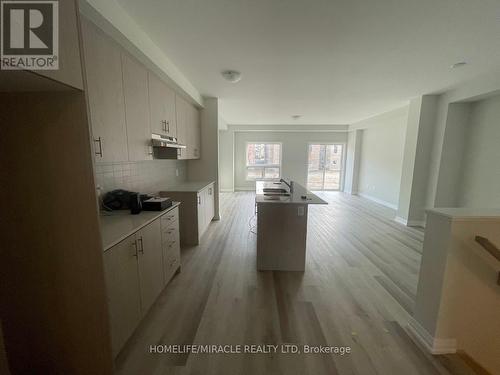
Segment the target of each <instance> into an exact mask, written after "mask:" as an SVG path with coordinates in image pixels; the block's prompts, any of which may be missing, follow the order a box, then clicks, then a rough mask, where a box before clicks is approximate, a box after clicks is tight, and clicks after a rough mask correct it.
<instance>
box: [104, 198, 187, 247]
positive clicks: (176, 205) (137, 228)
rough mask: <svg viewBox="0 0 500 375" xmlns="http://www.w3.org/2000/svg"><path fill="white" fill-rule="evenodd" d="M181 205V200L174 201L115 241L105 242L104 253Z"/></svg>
mask: <svg viewBox="0 0 500 375" xmlns="http://www.w3.org/2000/svg"><path fill="white" fill-rule="evenodd" d="M180 205H181V202H174V203H173V204H172V206H170V207H169V208H167V209H165V210H163V211H157V212H158V215H155V216H154V217H152V218H151V219H149V220H147V221H145V222H144V223H142V224H141V225H138V226H137V227H135V228H134V229H132V230H131V231H129V232H127V233H126V234H124V235H122V236H120V237H118V239H116V240H114V241H113V242H110V243H109V244H107V245H106V246H105V245H104V244H103V253H105V252H106V251H108V250H109V249H111V248H112V247H113V246H116V245H118V244H119V243H120V242H122V241H123V240H125V239H126V238H127V237H130V236H131V235H133V234H134V233H137V232H138V231H139V230H141V229H142V228H144V227H145V226H146V225H149V224H151V223H152V222H153V221H155V220H156V219H158V218H159V217H160V216H163V215H164V214H166V213H167V212H169V211H172V210H173V209H174V208H176V207H179V206H180ZM148 212H155V211H148Z"/></svg>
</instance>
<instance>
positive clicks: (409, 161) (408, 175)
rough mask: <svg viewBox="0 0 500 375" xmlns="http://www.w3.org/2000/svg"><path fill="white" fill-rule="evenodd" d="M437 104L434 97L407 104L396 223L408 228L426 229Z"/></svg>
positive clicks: (423, 97)
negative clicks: (420, 227) (428, 181)
mask: <svg viewBox="0 0 500 375" xmlns="http://www.w3.org/2000/svg"><path fill="white" fill-rule="evenodd" d="M438 100H439V96H437V95H424V96H420V97H418V98H414V99H412V100H411V101H410V107H409V112H408V121H407V125H406V136H405V146H404V158H403V168H402V175H401V184H400V188H399V203H398V212H397V220H398V221H399V222H402V223H406V224H407V225H410V226H425V202H426V193H427V180H428V178H429V163H430V154H431V151H432V145H433V143H432V136H433V134H434V124H435V122H436V109H437V103H438Z"/></svg>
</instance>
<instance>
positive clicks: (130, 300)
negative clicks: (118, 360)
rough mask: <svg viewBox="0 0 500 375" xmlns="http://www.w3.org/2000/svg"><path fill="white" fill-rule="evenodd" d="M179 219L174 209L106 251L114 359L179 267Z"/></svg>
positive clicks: (105, 262) (176, 209)
mask: <svg viewBox="0 0 500 375" xmlns="http://www.w3.org/2000/svg"><path fill="white" fill-rule="evenodd" d="M178 219H179V210H178V208H177V207H175V208H173V209H171V210H169V211H167V212H165V213H164V214H163V215H161V216H160V217H158V218H157V219H155V220H153V221H152V222H150V223H149V224H147V225H145V226H143V227H142V228H140V229H138V230H137V231H136V232H135V233H133V234H131V235H130V236H128V237H127V238H125V239H124V240H123V241H121V242H119V243H118V244H117V245H115V246H113V247H111V248H110V249H109V250H107V251H105V252H104V271H105V278H106V287H107V295H108V305H109V315H110V323H111V339H112V347H113V354H114V355H115V356H116V355H118V353H119V352H120V350H121V349H122V348H123V346H124V345H125V343H126V342H127V340H128V339H129V338H130V336H131V335H132V333H133V332H134V330H135V329H136V327H137V326H138V325H139V323H140V321H141V319H142V318H143V317H144V316H145V315H146V314H147V312H148V311H149V309H150V307H151V306H152V305H153V303H154V302H155V301H156V299H157V298H158V296H159V295H160V293H161V291H162V290H163V288H164V287H165V286H166V285H167V284H168V282H169V281H170V280H171V279H172V277H173V276H174V274H175V273H176V272H177V271H178V270H179V268H180V265H181V258H180V246H179V220H178Z"/></svg>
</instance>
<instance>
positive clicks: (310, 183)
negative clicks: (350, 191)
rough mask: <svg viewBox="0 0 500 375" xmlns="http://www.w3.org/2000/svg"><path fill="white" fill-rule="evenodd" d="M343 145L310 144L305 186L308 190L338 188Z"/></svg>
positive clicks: (340, 176)
mask: <svg viewBox="0 0 500 375" xmlns="http://www.w3.org/2000/svg"><path fill="white" fill-rule="evenodd" d="M342 152H343V145H341V144H310V145H309V153H308V155H309V156H308V168H307V188H308V189H309V190H340V184H341V179H342V168H343V166H342V161H343V158H342V156H343V154H342Z"/></svg>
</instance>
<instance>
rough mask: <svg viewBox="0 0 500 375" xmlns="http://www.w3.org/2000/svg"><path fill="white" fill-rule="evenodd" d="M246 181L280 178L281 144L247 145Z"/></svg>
mask: <svg viewBox="0 0 500 375" xmlns="http://www.w3.org/2000/svg"><path fill="white" fill-rule="evenodd" d="M246 159H247V166H246V167H247V170H246V178H247V180H265V179H273V178H280V177H281V143H267V142H266V143H247V149H246Z"/></svg>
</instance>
